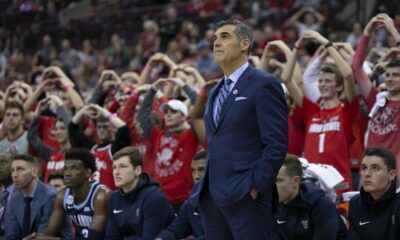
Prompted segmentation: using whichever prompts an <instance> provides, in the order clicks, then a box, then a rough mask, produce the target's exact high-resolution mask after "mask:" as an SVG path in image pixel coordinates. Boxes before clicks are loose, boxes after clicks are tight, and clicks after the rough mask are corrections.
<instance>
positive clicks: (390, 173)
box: [389, 169, 396, 181]
mask: <svg viewBox="0 0 400 240" xmlns="http://www.w3.org/2000/svg"><path fill="white" fill-rule="evenodd" d="M395 178H396V170H394V169H392V170H390V171H389V180H390V181H393V180H394V179H395Z"/></svg>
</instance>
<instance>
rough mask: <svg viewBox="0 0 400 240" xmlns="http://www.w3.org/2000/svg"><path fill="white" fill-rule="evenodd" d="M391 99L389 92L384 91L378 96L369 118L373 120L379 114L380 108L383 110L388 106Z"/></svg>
mask: <svg viewBox="0 0 400 240" xmlns="http://www.w3.org/2000/svg"><path fill="white" fill-rule="evenodd" d="M388 99H389V92H387V91H384V92H380V93H378V94H376V101H375V103H374V106H373V107H372V109H371V111H370V112H369V114H368V116H369V117H370V118H373V117H374V115H375V114H376V113H377V112H378V110H379V108H382V107H384V106H385V105H386V102H387V100H388Z"/></svg>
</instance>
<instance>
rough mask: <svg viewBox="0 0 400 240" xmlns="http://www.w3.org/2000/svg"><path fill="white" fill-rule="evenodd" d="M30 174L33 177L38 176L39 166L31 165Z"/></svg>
mask: <svg viewBox="0 0 400 240" xmlns="http://www.w3.org/2000/svg"><path fill="white" fill-rule="evenodd" d="M32 174H33V176H35V177H39V168H38V167H37V166H33V167H32Z"/></svg>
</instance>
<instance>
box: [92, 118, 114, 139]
mask: <svg viewBox="0 0 400 240" xmlns="http://www.w3.org/2000/svg"><path fill="white" fill-rule="evenodd" d="M96 129H97V137H98V138H99V140H100V141H102V142H104V141H109V140H111V136H112V132H113V131H112V128H111V124H110V123H109V122H107V121H106V122H97V124H96Z"/></svg>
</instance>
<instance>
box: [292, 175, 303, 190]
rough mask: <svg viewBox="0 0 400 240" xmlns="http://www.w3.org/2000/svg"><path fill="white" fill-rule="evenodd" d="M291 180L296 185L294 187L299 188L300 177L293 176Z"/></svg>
mask: <svg viewBox="0 0 400 240" xmlns="http://www.w3.org/2000/svg"><path fill="white" fill-rule="evenodd" d="M292 179H293V182H294V183H296V185H297V186H299V187H300V183H301V177H300V176H294V177H293V178H292Z"/></svg>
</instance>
